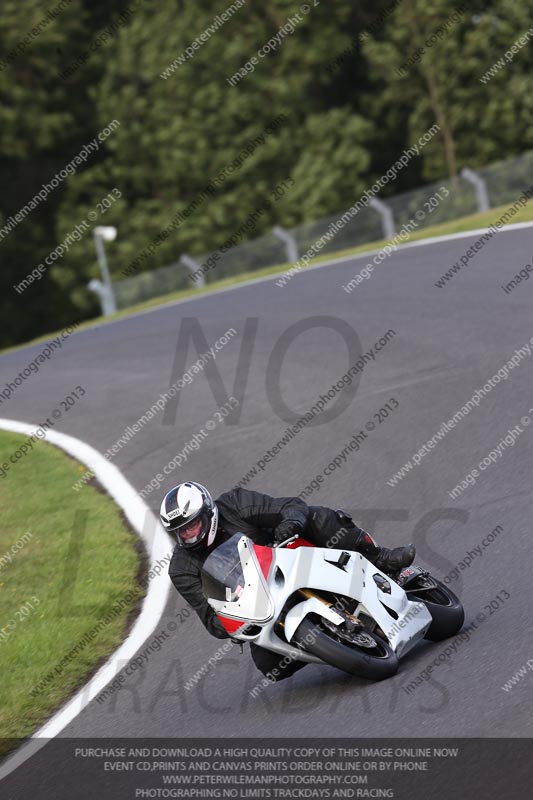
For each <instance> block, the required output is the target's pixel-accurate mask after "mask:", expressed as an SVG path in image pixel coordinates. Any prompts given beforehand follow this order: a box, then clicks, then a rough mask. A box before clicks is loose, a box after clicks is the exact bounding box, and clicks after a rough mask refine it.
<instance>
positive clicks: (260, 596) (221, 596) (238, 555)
mask: <svg viewBox="0 0 533 800" xmlns="http://www.w3.org/2000/svg"><path fill="white" fill-rule="evenodd" d="M202 590H203V593H204V595H205V597H206V598H207V599H208V600H209V602H210V605H211V606H212V607H213V608H214V609H215V610H216V611H217V612H221V613H224V614H229V615H231V616H236V617H242V618H246V619H250V620H257V621H262V620H265V619H268V618H269V616H270V615H271V614H272V602H271V599H270V595H269V593H268V589H267V587H266V584H265V580H264V578H263V575H262V573H261V570H260V569H259V567H258V564H257V560H256V557H255V555H254V552H253V547H252V543H251V542H250V540H249V539H247V538H246V537H245V536H243V535H242V534H239V533H237V534H235V535H234V536H232V537H231V539H228V541H227V542H224V543H223V544H221V545H220V546H219V547H217V548H216V549H215V550H213V552H212V553H211V555H209V556H208V557H207V558H206V560H205V561H204V565H203V568H202Z"/></svg>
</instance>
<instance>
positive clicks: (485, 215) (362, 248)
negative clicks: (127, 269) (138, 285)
mask: <svg viewBox="0 0 533 800" xmlns="http://www.w3.org/2000/svg"><path fill="white" fill-rule="evenodd" d="M508 209H509V204H506V205H503V206H498V207H497V208H491V209H490V210H489V211H483V212H481V213H479V214H470V215H469V216H467V217H461V218H460V219H455V220H451V221H450V222H443V223H441V224H440V225H431V226H429V227H427V228H421V229H420V230H417V231H414V232H413V233H412V234H410V235H408V236H407V237H406V239H405V242H404V243H407V242H414V241H418V240H420V239H428V238H431V237H432V236H444V235H446V234H450V233H462V232H464V231H470V230H475V229H476V228H486V227H487V226H488V225H490V224H491V223H494V222H496V220H497V219H499V217H501V216H502V214H504V213H505V212H506V211H507V210H508ZM516 222H533V201H531V200H530V201H529V202H528V203H527V204H526V205H525V206H524V207H523V208H520V209H519V210H518V211H517V213H516V214H515V215H514V217H512V219H510V220H509V222H508V223H506V224H511V223H512V224H514V223H516ZM388 242H390V239H380V240H379V241H375V242H367V243H366V244H362V245H359V246H358V247H351V248H348V249H345V250H336V251H333V252H328V253H325V254H324V255H321V256H317V258H314V259H312V261H311V264H313V265H315V264H320V263H323V262H324V261H330V260H332V259H335V258H342V257H345V256H357V255H360V254H361V253H367V252H368V251H371V250H379V249H380V248H381V247H383V246H384V245H386V244H387V243H388ZM400 246H401V245H400ZM290 266H291V265H290V264H288V263H287V264H276V265H275V266H273V267H265V268H264V269H259V270H256V271H254V272H242V273H240V274H239V275H234V276H232V277H231V278H223V279H221V280H218V281H213V282H212V283H208V284H207V286H205V287H204V288H203V289H180V290H178V291H176V292H171V293H170V294H166V295H162V296H160V297H153V298H151V299H150V300H145V301H144V302H142V303H137V304H136V305H134V306H130V307H129V308H125V309H123V310H122V311H117V312H116V314H111V315H110V316H109V317H106V318H105V322H113V321H114V320H116V319H123V318H124V317H128V316H130V314H135V313H137V312H139V311H146V310H149V309H151V308H157V307H159V306H164V305H166V304H168V303H174V302H177V301H178V300H185V299H187V298H188V297H198V296H200V295H202V294H209V293H210V292H214V291H216V290H217V289H224V288H226V287H227V286H234V285H236V284H239V283H243V282H244V281H249V280H253V279H254V278H263V277H266V276H268V275H277V274H279V273H283V272H285V271H286V270H288V269H289V268H290ZM302 271H303V270H302ZM101 322H102V318H100V317H99V318H98V320H94V319H92V320H87V321H86V322H83V323H82V324H81V325H80V327H79V328H78V329H77V331H79V330H84V329H86V328H92V327H94V325H95V324H100V323H101ZM77 331H76V332H77ZM58 333H59V332H56V333H49V334H46V336H40V337H38V338H37V339H32V341H31V342H26V343H25V344H22V345H15V346H14V347H10V348H6V349H5V350H2V351H0V352H1V353H10V352H12V351H14V350H19V349H21V348H22V347H28V345H30V344H36V343H37V342H44V341H46V340H48V339H50V338H53V337H54V336H57V335H58Z"/></svg>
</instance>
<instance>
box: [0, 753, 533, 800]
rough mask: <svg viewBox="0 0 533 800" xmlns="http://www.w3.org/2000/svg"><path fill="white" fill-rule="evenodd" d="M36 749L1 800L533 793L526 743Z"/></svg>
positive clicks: (411, 799) (508, 797)
mask: <svg viewBox="0 0 533 800" xmlns="http://www.w3.org/2000/svg"><path fill="white" fill-rule="evenodd" d="M2 744H3V746H4V748H5V746H6V744H7V742H6V741H5V740H4V742H3V743H2ZM39 746H40V749H38V750H37V751H36V752H35V751H34V752H33V754H30V755H29V757H28V758H26V760H24V761H22V758H21V757H22V756H23V755H24V750H22V751H19V755H18V756H17V755H15V756H11V757H10V758H8V759H6V760H5V761H4V763H3V764H2V765H1V766H0V775H5V777H3V779H2V780H1V781H0V796H1V797H2V798H3V800H27V798H35V800H73V798H74V799H75V800H85V798H87V800H89V798H90V799H91V800H93V799H94V798H96V799H97V800H107V799H108V798H109V799H110V800H123V799H124V800H137V798H148V799H150V800H151V799H152V798H210V797H215V798H272V799H275V798H332V799H333V798H341V797H342V798H396V800H418V798H420V800H428V799H429V798H431V800H450V798H453V797H457V798H465V797H475V798H476V800H493V798H494V800H496V798H498V799H499V798H502V800H514V798H516V800H519V799H520V800H523V798H524V797H527V796H529V793H530V792H531V787H532V785H533V758H532V756H533V740H532V739H350V738H347V739H340V738H335V739H326V738H321V739H251V738H248V739H231V738H228V739H61V738H57V739H53V740H48V741H46V740H31V741H30V743H29V744H27V745H25V747H26V748H27V750H26V753H29V752H30V749H32V748H39ZM17 762H21V763H18V765H17ZM12 767H14V769H12V771H11V772H10V773H9V774H6V772H7V770H9V769H10V768H12Z"/></svg>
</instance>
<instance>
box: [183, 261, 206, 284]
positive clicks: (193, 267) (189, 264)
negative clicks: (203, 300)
mask: <svg viewBox="0 0 533 800" xmlns="http://www.w3.org/2000/svg"><path fill="white" fill-rule="evenodd" d="M180 264H183V266H184V267H186V268H187V269H188V270H189V272H190V273H191V276H192V279H193V281H194V283H195V284H196V286H197V287H198V288H199V289H201V288H202V286H205V278H204V273H203V272H202V265H201V264H199V263H198V261H195V260H194V258H192V257H191V256H188V255H187V254H186V253H184V254H183V255H181V256H180ZM198 270H200V272H199V273H198V275H196V274H195V273H196V272H198Z"/></svg>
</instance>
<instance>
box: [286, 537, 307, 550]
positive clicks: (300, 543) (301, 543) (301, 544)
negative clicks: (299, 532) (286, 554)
mask: <svg viewBox="0 0 533 800" xmlns="http://www.w3.org/2000/svg"><path fill="white" fill-rule="evenodd" d="M297 547H314V544H311V542H308V541H307V539H302V537H301V536H299V537H298V539H296V540H295V541H294V542H291V543H290V544H288V545H287V550H295V549H296V548H297Z"/></svg>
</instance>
